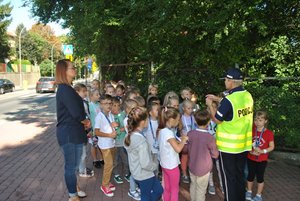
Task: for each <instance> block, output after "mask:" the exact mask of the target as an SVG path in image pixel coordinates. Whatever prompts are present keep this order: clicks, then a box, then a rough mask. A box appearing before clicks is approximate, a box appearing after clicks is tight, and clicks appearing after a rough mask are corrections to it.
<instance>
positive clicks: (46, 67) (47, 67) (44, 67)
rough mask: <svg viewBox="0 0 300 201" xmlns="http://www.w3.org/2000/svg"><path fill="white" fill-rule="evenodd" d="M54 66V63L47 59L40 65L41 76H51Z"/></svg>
mask: <svg viewBox="0 0 300 201" xmlns="http://www.w3.org/2000/svg"><path fill="white" fill-rule="evenodd" d="M52 65H53V63H52V61H51V60H49V59H45V60H44V61H42V63H41V64H40V71H41V76H51V72H52ZM53 66H54V65H53Z"/></svg>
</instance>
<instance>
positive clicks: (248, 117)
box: [206, 68, 253, 201]
mask: <svg viewBox="0 0 300 201" xmlns="http://www.w3.org/2000/svg"><path fill="white" fill-rule="evenodd" d="M242 84H243V75H242V72H241V71H240V70H239V69H236V68H232V69H229V70H228V71H227V73H226V76H225V87H226V90H227V92H228V95H227V96H226V97H225V98H219V97H217V96H214V95H211V94H209V95H207V96H206V105H207V106H208V107H209V109H210V111H211V113H212V119H213V121H215V122H216V123H217V124H218V126H217V131H216V139H217V146H218V149H219V151H220V165H221V174H222V180H223V181H222V182H223V187H224V193H225V198H224V200H225V201H243V200H245V180H244V178H245V176H244V168H245V163H246V156H247V155H246V154H247V151H250V150H251V142H252V140H251V138H252V123H253V99H252V96H251V94H250V93H249V92H248V91H246V90H245V89H244V88H243V86H242ZM212 101H218V102H219V103H220V105H219V107H218V109H214V107H213V106H212Z"/></svg>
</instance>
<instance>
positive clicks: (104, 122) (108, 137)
mask: <svg viewBox="0 0 300 201" xmlns="http://www.w3.org/2000/svg"><path fill="white" fill-rule="evenodd" d="M100 105H101V112H99V113H98V115H97V116H96V119H95V134H96V135H97V136H98V146H99V148H100V149H101V152H102V155H103V159H104V168H103V178H102V185H101V190H102V191H103V193H104V194H105V195H106V196H108V197H112V196H114V193H113V191H114V190H116V187H115V186H114V185H113V184H112V183H110V179H111V175H112V170H113V161H114V155H115V137H116V136H117V133H116V131H115V127H118V126H119V125H118V124H117V123H116V122H114V117H113V115H112V114H111V107H112V98H111V96H110V95H107V94H105V95H103V96H101V97H100Z"/></svg>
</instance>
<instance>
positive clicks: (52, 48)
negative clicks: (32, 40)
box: [51, 41, 60, 77]
mask: <svg viewBox="0 0 300 201" xmlns="http://www.w3.org/2000/svg"><path fill="white" fill-rule="evenodd" d="M59 42H60V41H56V43H54V44H53V45H52V47H51V77H53V71H54V69H53V50H54V45H56V44H57V43H59Z"/></svg>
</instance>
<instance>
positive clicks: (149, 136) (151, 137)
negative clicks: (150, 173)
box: [145, 120, 158, 154]
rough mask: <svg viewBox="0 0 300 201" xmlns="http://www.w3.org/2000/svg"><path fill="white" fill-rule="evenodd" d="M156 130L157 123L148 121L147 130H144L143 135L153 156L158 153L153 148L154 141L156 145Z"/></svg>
mask: <svg viewBox="0 0 300 201" xmlns="http://www.w3.org/2000/svg"><path fill="white" fill-rule="evenodd" d="M150 122H151V124H150ZM151 126H152V129H151ZM157 128H158V121H157V120H149V124H148V127H147V130H146V133H145V135H146V139H147V142H148V143H149V145H150V147H151V152H152V153H154V154H156V153H158V149H155V148H154V145H155V139H156V143H158V142H157V141H158V139H157V138H156V131H157ZM152 132H153V133H152ZM155 146H156V145H155Z"/></svg>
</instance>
